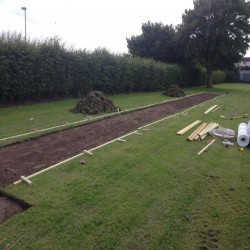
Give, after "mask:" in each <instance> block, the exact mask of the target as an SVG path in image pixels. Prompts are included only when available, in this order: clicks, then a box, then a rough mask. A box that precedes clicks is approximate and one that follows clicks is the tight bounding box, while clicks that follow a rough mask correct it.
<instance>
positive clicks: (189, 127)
mask: <svg viewBox="0 0 250 250" xmlns="http://www.w3.org/2000/svg"><path fill="white" fill-rule="evenodd" d="M200 122H201V121H200V120H197V121H195V122H193V123H191V124H190V125H188V126H186V127H185V128H183V129H181V130H180V131H178V132H177V135H183V134H184V133H186V132H187V131H188V130H190V129H191V128H193V127H194V126H196V125H197V124H199V123H200Z"/></svg>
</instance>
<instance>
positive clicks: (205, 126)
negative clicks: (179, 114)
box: [177, 120, 219, 141]
mask: <svg viewBox="0 0 250 250" xmlns="http://www.w3.org/2000/svg"><path fill="white" fill-rule="evenodd" d="M199 123H201V121H200V120H197V121H195V122H193V123H191V124H190V125H188V126H186V127H185V128H183V129H181V130H180V131H178V132H177V135H183V134H184V133H186V132H187V131H189V130H190V129H192V128H193V127H195V126H196V125H198V124H199ZM218 127H219V124H218V123H214V122H210V123H206V122H203V123H202V124H201V125H200V126H199V127H198V128H196V129H195V131H194V132H192V133H191V134H190V135H189V136H188V138H187V140H188V141H193V140H195V141H200V140H203V139H204V138H205V137H206V136H207V134H208V132H210V131H211V130H212V129H215V128H218Z"/></svg>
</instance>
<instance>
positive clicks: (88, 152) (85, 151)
mask: <svg viewBox="0 0 250 250" xmlns="http://www.w3.org/2000/svg"><path fill="white" fill-rule="evenodd" d="M83 153H85V154H88V155H93V153H92V152H90V151H88V150H83Z"/></svg>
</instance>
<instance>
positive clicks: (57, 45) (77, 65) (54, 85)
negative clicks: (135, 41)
mask: <svg viewBox="0 0 250 250" xmlns="http://www.w3.org/2000/svg"><path fill="white" fill-rule="evenodd" d="M170 84H179V85H181V86H190V85H201V84H204V72H203V71H202V70H201V69H192V70H190V69H187V68H185V67H182V66H178V65H173V64H164V63H160V62H156V61H154V60H150V59H142V58H131V57H130V56H128V55H123V56H122V55H116V54H112V53H110V52H108V51H107V50H105V49H97V50H95V51H94V52H88V51H86V50H72V49H71V50H70V49H66V48H65V46H64V44H62V43H61V42H60V40H59V39H57V38H49V39H46V40H44V41H27V42H26V43H25V42H24V39H23V37H22V36H21V35H20V34H15V33H2V34H1V36H0V104H8V103H11V102H25V101H31V100H42V99H54V98H58V97H68V96H73V97H81V96H83V95H85V94H86V93H87V92H89V91H90V90H100V91H103V92H104V93H106V94H113V93H125V92H135V91H155V90H163V89H165V88H166V87H167V86H169V85H170Z"/></svg>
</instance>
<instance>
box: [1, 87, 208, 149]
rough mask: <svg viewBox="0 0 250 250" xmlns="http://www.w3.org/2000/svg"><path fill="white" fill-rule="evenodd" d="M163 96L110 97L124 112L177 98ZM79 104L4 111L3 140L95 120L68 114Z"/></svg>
mask: <svg viewBox="0 0 250 250" xmlns="http://www.w3.org/2000/svg"><path fill="white" fill-rule="evenodd" d="M204 91H207V89H205V88H204V87H198V88H188V89H185V92H186V93H187V94H188V95H190V94H196V93H199V92H204ZM162 93H163V92H153V93H152V92H150V93H136V94H120V95H113V96H110V98H111V99H112V100H113V102H114V103H115V105H116V106H118V107H120V108H121V109H122V110H128V109H133V108H138V107H141V106H146V105H150V104H154V103H159V102H162V101H167V100H172V99H174V98H171V97H167V96H165V95H163V94H162ZM77 101H78V100H77V99H67V100H63V101H56V102H49V103H41V104H33V105H30V104H29V105H22V106H16V107H10V108H1V109H0V139H3V138H7V137H11V136H16V135H20V134H24V133H29V132H35V131H36V130H40V129H45V128H51V127H54V126H60V125H65V124H68V123H72V122H76V121H81V120H85V119H86V118H93V117H95V116H84V115H82V114H73V113H71V112H69V110H70V109H71V108H72V107H74V106H75V104H76V102H77ZM83 123H84V122H83ZM83 123H80V124H83ZM77 125H79V123H78V124H74V125H72V126H77ZM67 127H69V126H67ZM61 129H65V127H61V128H55V129H53V130H46V131H43V132H35V133H32V134H29V135H24V136H21V137H16V138H13V139H9V140H4V141H1V140H0V146H3V145H7V144H10V143H13V142H16V141H20V140H24V139H27V138H31V137H37V136H39V135H42V134H47V133H49V132H51V131H58V130H61Z"/></svg>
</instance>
